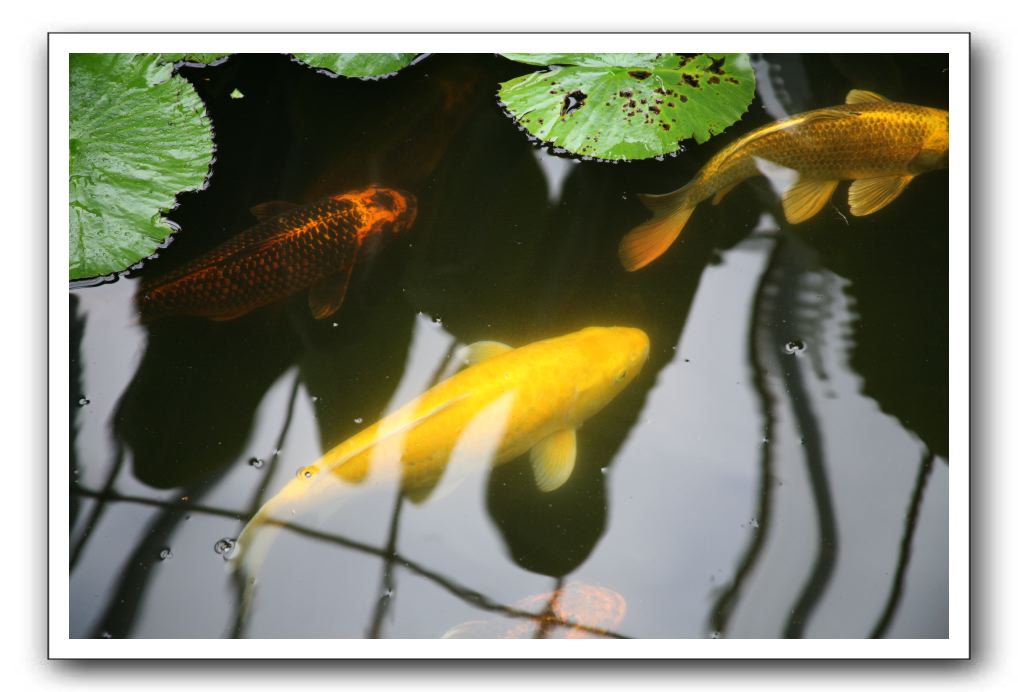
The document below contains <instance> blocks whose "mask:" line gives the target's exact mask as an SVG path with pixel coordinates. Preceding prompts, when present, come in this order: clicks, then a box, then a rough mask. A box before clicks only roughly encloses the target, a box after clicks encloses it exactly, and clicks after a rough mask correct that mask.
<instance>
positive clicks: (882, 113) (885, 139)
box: [619, 89, 948, 271]
mask: <svg viewBox="0 0 1018 692" xmlns="http://www.w3.org/2000/svg"><path fill="white" fill-rule="evenodd" d="M947 153H948V137H947V111H944V110H940V109H937V108H926V107H924V106H914V105H912V104H909V103H895V102H892V101H888V100H887V99H885V98H884V97H883V96H880V95H878V94H874V93H873V92H871V91H862V90H859V89H853V90H852V91H850V92H848V97H847V98H846V99H845V104H844V105H841V106H832V107H830V108H821V109H819V110H814V111H808V112H806V113H802V114H800V115H794V116H792V117H789V118H785V119H784V120H778V121H776V122H773V123H771V124H769V125H764V126H763V127H760V128H758V129H756V130H753V131H752V132H750V133H749V134H748V135H746V136H745V137H742V138H740V139H739V140H737V141H735V142H733V143H732V144H730V145H729V146H727V147H725V148H724V149H722V150H721V151H720V152H718V153H717V154H716V155H715V156H714V157H713V158H711V159H710V161H708V162H707V164H706V165H705V166H704V167H703V168H702V169H701V170H700V172H699V173H697V175H696V177H695V178H693V180H692V181H690V182H689V183H688V184H687V185H685V186H683V187H681V188H679V189H678V190H675V191H674V192H669V193H667V194H664V195H641V200H642V201H643V202H644V204H646V205H647V207H648V208H649V209H650V210H651V211H653V212H654V217H653V218H652V219H650V220H649V221H647V222H646V223H643V224H641V225H640V226H637V227H636V228H634V229H633V230H631V231H630V232H629V233H627V234H626V235H625V236H624V237H623V238H622V242H621V243H620V244H619V258H620V259H621V260H622V265H623V266H624V267H625V268H626V269H627V270H628V271H635V270H637V269H640V268H641V267H645V266H646V265H648V264H650V263H651V262H653V261H654V260H655V259H656V258H657V257H658V256H660V255H661V254H662V253H663V252H664V251H665V250H667V249H668V247H669V246H670V245H671V244H672V243H673V242H675V239H676V238H678V237H679V232H680V231H681V230H682V227H683V226H684V225H685V224H686V221H688V220H689V216H690V215H691V214H692V213H693V209H695V208H696V206H697V205H698V204H699V203H700V202H702V201H704V200H705V199H707V198H708V197H713V198H714V200H713V203H714V204H717V203H718V202H720V201H721V199H722V198H723V197H724V196H725V195H726V194H728V192H729V191H730V190H731V189H732V188H733V187H735V186H736V185H738V184H739V183H741V182H742V181H743V180H745V179H746V178H751V177H753V176H755V175H761V174H763V175H767V176H768V177H771V178H772V180H773V179H778V178H780V177H781V176H780V173H782V172H789V173H791V174H792V176H793V178H794V180H793V181H790V182H791V183H792V184H791V185H790V186H789V187H788V189H787V190H785V191H784V193H783V195H782V200H781V202H782V206H783V208H784V211H785V217H786V218H787V219H788V222H789V223H793V224H794V223H801V222H802V221H805V220H806V219H808V218H810V217H812V216H813V215H814V214H816V213H817V212H818V211H820V209H821V207H823V206H824V205H825V204H826V203H827V201H828V200H829V199H830V198H831V195H832V194H833V193H834V189H835V188H836V187H837V185H838V181H841V180H852V181H853V182H852V184H851V186H849V188H848V207H849V210H850V211H851V212H852V214H853V215H855V216H865V215H867V214H872V213H873V212H875V211H877V210H879V209H882V208H883V207H884V206H886V205H887V204H889V203H891V202H892V201H894V199H895V198H896V197H897V196H898V195H900V194H901V193H902V191H903V190H904V189H905V187H906V186H907V185H908V184H909V183H910V182H911V181H912V179H913V178H914V177H916V176H917V175H919V174H920V173H925V172H926V171H932V170H936V169H938V168H946V167H947Z"/></svg>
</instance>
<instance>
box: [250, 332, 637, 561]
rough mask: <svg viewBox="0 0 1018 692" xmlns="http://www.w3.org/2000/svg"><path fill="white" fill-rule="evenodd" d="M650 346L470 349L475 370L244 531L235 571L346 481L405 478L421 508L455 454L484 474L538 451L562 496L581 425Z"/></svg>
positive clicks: (411, 406)
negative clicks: (276, 531)
mask: <svg viewBox="0 0 1018 692" xmlns="http://www.w3.org/2000/svg"><path fill="white" fill-rule="evenodd" d="M649 348H650V342H649V340H648V339H647V335H646V334H645V333H644V332H643V331H641V330H639V329H633V328H628V327H608V328H606V327H588V328H586V329H582V330H580V331H577V332H573V333H571V334H567V335H565V336H560V337H556V338H552V339H546V340H544V341H537V342H534V343H532V344H529V345H528V346H523V347H521V348H517V349H513V348H510V347H509V346H506V345H504V344H499V343H496V342H491V341H486V342H480V343H478V344H474V345H473V346H470V347H468V348H467V349H466V353H465V360H466V362H467V363H469V364H470V365H469V367H467V368H465V369H464V370H461V371H460V372H458V373H456V374H455V375H453V376H452V377H450V378H449V379H447V380H445V381H443V382H440V383H438V384H437V385H435V386H434V387H432V388H431V389H429V390H427V391H426V392H424V393H423V394H421V395H420V396H419V397H417V398H416V399H414V400H413V401H411V402H410V403H408V404H406V405H405V406H403V407H401V408H400V409H398V410H396V411H394V412H393V413H391V414H390V415H388V416H386V417H385V418H383V419H382V420H380V421H379V422H377V423H375V424H374V425H372V426H370V427H368V428H365V429H364V430H362V431H361V432H359V433H357V434H356V435H354V436H353V437H351V438H349V439H348V440H346V441H345V442H342V443H340V444H339V445H337V446H336V447H334V448H333V449H332V450H330V451H329V452H327V453H326V454H325V455H324V456H323V457H322V458H321V459H319V460H318V461H316V462H315V463H314V464H312V465H310V466H306V467H304V468H303V469H301V470H300V471H299V472H298V473H297V477H296V478H294V479H292V480H290V481H289V483H287V484H286V485H285V486H284V487H283V488H282V489H281V490H280V491H279V492H278V493H277V494H276V495H275V496H274V497H272V498H271V499H270V500H269V501H268V502H266V503H265V504H264V505H263V506H262V507H261V508H260V509H259V510H258V512H257V513H256V514H255V515H254V517H252V519H251V520H250V521H249V522H248V523H247V525H246V526H245V527H244V529H243V531H242V532H241V534H240V536H239V537H238V539H237V543H236V546H235V549H234V550H233V551H231V552H232V555H231V557H232V558H233V560H232V562H233V564H234V565H236V564H243V565H244V566H245V568H247V569H248V570H249V571H254V570H256V569H257V566H258V565H259V564H260V562H261V560H262V559H263V558H264V555H265V553H266V552H267V550H268V541H267V540H262V539H261V538H260V537H259V535H260V534H262V533H263V532H264V531H266V530H268V529H270V528H272V526H271V525H278V524H280V523H285V522H287V521H290V520H291V519H292V517H293V516H294V515H295V513H296V510H297V509H304V508H310V507H313V506H314V505H316V504H318V503H320V502H321V501H322V499H323V497H324V494H325V493H326V492H327V491H328V490H330V489H335V488H336V486H337V485H342V483H343V482H345V483H350V484H362V483H364V481H365V480H366V479H369V477H370V480H371V482H372V483H374V482H380V483H386V482H389V483H391V482H393V481H396V480H398V481H400V484H401V485H400V488H401V492H402V493H403V494H404V495H405V496H406V497H408V498H409V499H410V500H411V501H415V502H420V501H422V500H424V499H425V498H426V497H427V496H428V494H429V493H430V492H431V491H432V490H433V489H434V488H435V486H436V485H437V484H438V481H439V480H440V479H441V478H442V475H443V473H444V472H445V469H446V466H447V465H448V464H449V460H450V458H451V457H452V456H453V454H454V453H455V455H456V456H457V458H458V459H466V460H469V462H470V464H471V466H472V467H473V468H477V467H478V466H481V467H483V466H486V465H494V464H498V463H501V462H505V461H509V460H510V459H513V458H515V457H518V456H520V455H521V454H523V453H524V452H527V451H528V450H529V451H530V462H531V465H532V467H533V471H534V476H535V480H536V482H537V486H538V488H540V489H541V490H544V491H551V490H555V489H556V488H558V487H559V486H561V485H562V484H563V483H565V482H566V480H567V479H568V478H569V476H570V474H571V473H572V470H573V466H574V463H575V460H576V428H577V427H579V426H580V425H581V424H582V423H583V422H584V421H585V420H587V419H588V418H590V417H591V416H593V415H594V414H596V413H597V412H598V411H600V410H601V409H602V408H603V407H604V406H605V405H606V404H607V403H608V402H610V401H611V400H612V399H614V398H615V396H616V395H617V394H618V393H619V392H621V391H622V390H623V389H624V388H625V387H626V385H628V384H629V383H630V382H631V381H632V380H633V378H634V377H635V376H636V375H637V374H638V373H639V372H640V369H641V368H642V367H643V364H644V363H645V362H646V360H647V354H648V351H649ZM386 461H388V462H390V463H386ZM266 524H269V525H270V526H266ZM256 544H257V545H256Z"/></svg>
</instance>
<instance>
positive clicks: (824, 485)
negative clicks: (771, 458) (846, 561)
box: [767, 236, 838, 638]
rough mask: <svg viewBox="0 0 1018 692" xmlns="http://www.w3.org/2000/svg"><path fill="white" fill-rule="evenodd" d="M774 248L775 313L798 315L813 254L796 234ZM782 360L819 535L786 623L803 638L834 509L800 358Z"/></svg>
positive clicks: (773, 340) (776, 342) (829, 562)
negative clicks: (807, 574)
mask: <svg viewBox="0 0 1018 692" xmlns="http://www.w3.org/2000/svg"><path fill="white" fill-rule="evenodd" d="M775 252H776V253H777V254H778V255H779V260H778V262H777V263H776V266H778V267H780V269H781V271H780V274H779V275H778V277H777V281H776V288H777V290H776V291H775V296H774V304H775V311H774V312H773V313H772V314H774V315H775V316H776V315H778V314H781V315H793V314H795V313H796V308H797V307H798V304H799V296H800V295H801V293H802V292H801V290H800V284H801V281H802V276H803V275H804V274H805V273H806V272H807V270H808V268H809V267H812V266H815V262H814V261H812V259H813V258H812V257H811V255H810V253H809V251H808V250H807V249H806V248H805V247H804V246H803V245H802V244H801V243H800V242H798V241H797V240H796V239H795V237H794V236H791V237H790V238H789V239H788V240H787V241H784V242H782V241H779V242H778V246H777V248H776V249H775ZM772 324H773V325H774V327H776V326H777V323H776V321H775V322H773V323H772ZM796 326H797V327H801V326H806V327H807V329H809V327H812V329H809V331H808V334H807V338H808V339H809V340H813V338H812V337H813V335H814V334H819V331H820V330H819V328H818V327H819V325H816V324H814V325H808V324H806V325H802V324H797V325H796ZM774 327H772V328H771V329H768V330H767V333H768V335H769V336H770V346H771V351H772V353H775V354H780V353H781V352H782V350H783V349H785V345H786V344H788V342H789V336H788V335H787V333H784V334H783V333H782V332H783V331H784V330H783V329H780V328H774ZM786 329H787V328H786ZM786 355H787V351H786ZM779 357H780V355H779ZM786 360H787V361H788V362H787V364H786V366H785V367H784V368H783V369H782V373H783V375H784V382H785V386H786V388H787V390H788V398H789V400H790V401H791V404H792V415H793V417H794V418H795V422H796V425H797V427H798V429H799V433H800V435H801V437H800V438H799V442H800V444H802V448H803V457H804V461H805V463H806V469H807V470H808V472H809V482H810V487H811V489H812V491H813V501H814V504H815V506H816V513H817V529H818V534H819V535H818V536H817V554H816V558H815V561H814V563H813V569H812V571H811V572H810V575H809V578H808V580H807V581H806V583H805V584H804V585H803V587H802V592H801V593H800V595H799V598H798V600H797V601H796V602H795V604H794V605H793V606H792V609H791V611H790V612H789V614H788V620H787V622H786V624H785V630H784V636H785V637H790V638H798V637H801V636H802V633H803V631H804V630H805V628H806V623H807V622H808V621H809V617H810V615H811V614H812V613H813V610H814V609H815V608H816V606H817V603H819V601H820V597H821V596H822V595H823V593H824V590H825V589H826V588H827V584H828V582H829V581H830V579H831V574H832V573H833V571H834V561H835V558H836V557H837V554H838V534H837V527H836V526H835V521H834V509H833V507H832V505H831V491H830V484H829V482H828V479H827V471H826V469H825V464H826V462H825V455H824V447H823V439H822V436H821V429H820V424H819V421H818V420H817V416H816V414H815V412H814V410H813V405H812V404H811V402H810V398H809V393H808V392H807V390H806V387H805V385H804V383H803V377H802V369H801V368H802V366H801V365H800V361H799V359H798V358H796V357H794V356H793V357H791V358H787V357H786Z"/></svg>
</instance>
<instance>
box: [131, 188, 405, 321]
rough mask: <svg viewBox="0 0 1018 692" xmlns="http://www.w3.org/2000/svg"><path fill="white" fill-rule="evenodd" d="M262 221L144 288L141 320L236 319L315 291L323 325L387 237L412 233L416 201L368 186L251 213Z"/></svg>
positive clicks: (316, 313) (315, 304) (312, 296)
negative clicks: (365, 261)
mask: <svg viewBox="0 0 1018 692" xmlns="http://www.w3.org/2000/svg"><path fill="white" fill-rule="evenodd" d="M252 212H253V213H254V214H255V216H256V217H258V218H259V219H260V223H258V224H256V225H255V226H252V227H251V228H249V229H247V230H245V231H242V232H241V233H239V234H238V235H237V236H236V237H234V238H232V239H231V240H229V241H228V242H226V243H224V244H223V245H221V246H219V247H217V248H215V249H214V250H212V251H211V252H208V253H206V254H204V255H202V256H201V257H198V258H197V259H195V260H193V261H191V262H189V263H188V264H186V265H184V266H183V267H180V268H179V269H177V270H175V271H173V272H171V273H169V274H167V275H166V276H163V277H159V278H158V279H156V280H155V281H152V282H150V283H144V284H143V285H142V289H141V290H140V291H139V293H138V295H137V297H136V301H137V304H138V309H139V312H140V313H141V316H142V319H143V320H145V321H149V320H152V319H155V318H157V317H161V316H164V315H195V316H198V317H207V318H210V319H213V320H230V319H233V318H235V317H240V316H241V315H243V314H246V313H248V312H250V311H251V310H254V309H255V308H259V307H261V306H263V305H268V304H270V303H273V302H275V301H277V300H280V299H282V298H285V297H287V296H289V295H292V294H294V293H297V292H298V291H302V290H304V289H306V288H310V289H311V291H310V293H309V294H308V302H309V304H310V306H311V312H312V313H313V314H314V316H315V317H316V318H317V319H323V318H325V317H328V316H329V315H331V314H333V313H334V312H336V310H338V309H339V307H340V306H341V305H342V304H343V299H344V297H345V296H346V289H347V286H349V284H350V276H351V274H352V273H353V268H354V266H355V265H356V264H357V262H358V261H359V260H363V259H364V258H365V257H366V256H368V255H369V254H370V252H372V251H373V250H374V249H375V247H376V246H377V245H378V244H379V242H380V241H382V240H384V239H385V238H386V237H387V236H390V235H392V234H394V233H397V232H399V231H402V230H404V229H406V228H409V227H410V226H411V225H412V224H413V222H414V219H415V217H416V215H417V202H416V200H415V199H414V196H413V195H411V194H409V193H407V192H402V191H400V190H393V189H389V188H383V187H369V188H365V189H362V190H356V191H353V192H347V193H345V194H341V195H334V196H331V197H326V198H325V199H321V200H319V201H317V202H314V203H312V204H308V205H305V206H297V205H294V204H288V203H286V202H268V203H265V204H262V205H259V206H257V207H255V208H254V209H252Z"/></svg>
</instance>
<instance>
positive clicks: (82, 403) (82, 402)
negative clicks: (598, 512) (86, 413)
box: [78, 397, 92, 406]
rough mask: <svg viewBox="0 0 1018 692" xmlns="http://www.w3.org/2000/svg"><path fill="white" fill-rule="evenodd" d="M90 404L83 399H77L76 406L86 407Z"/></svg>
mask: <svg viewBox="0 0 1018 692" xmlns="http://www.w3.org/2000/svg"><path fill="white" fill-rule="evenodd" d="M91 403H92V402H91V401H89V400H88V399H86V398H85V397H81V398H80V399H78V406H88V405H89V404H91Z"/></svg>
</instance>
